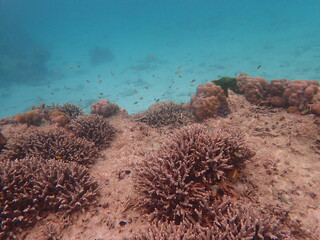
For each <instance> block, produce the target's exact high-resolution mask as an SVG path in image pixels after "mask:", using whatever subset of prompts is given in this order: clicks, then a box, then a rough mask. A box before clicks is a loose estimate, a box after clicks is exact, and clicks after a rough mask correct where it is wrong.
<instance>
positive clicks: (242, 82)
mask: <svg viewBox="0 0 320 240" xmlns="http://www.w3.org/2000/svg"><path fill="white" fill-rule="evenodd" d="M236 79H237V86H238V87H239V90H240V92H243V93H244V95H245V97H246V99H247V100H248V101H249V102H251V103H253V104H260V103H265V101H266V98H267V86H268V82H267V81H266V80H265V79H264V78H262V77H258V76H257V77H250V76H248V75H241V74H240V75H238V76H236Z"/></svg>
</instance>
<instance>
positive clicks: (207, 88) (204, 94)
mask: <svg viewBox="0 0 320 240" xmlns="http://www.w3.org/2000/svg"><path fill="white" fill-rule="evenodd" d="M220 104H223V105H224V108H226V107H227V106H228V102H227V98H226V96H225V94H224V90H223V89H222V88H221V87H220V86H217V85H215V84H213V83H212V82H206V83H204V84H199V86H198V87H197V91H196V93H195V94H192V96H191V100H190V103H189V108H190V109H191V110H192V112H193V114H194V115H195V116H196V118H197V119H198V120H200V121H202V120H204V119H206V118H209V117H215V116H218V114H219V113H220V112H221V111H219V110H218V111H217V109H219V107H220ZM223 116H224V115H223Z"/></svg>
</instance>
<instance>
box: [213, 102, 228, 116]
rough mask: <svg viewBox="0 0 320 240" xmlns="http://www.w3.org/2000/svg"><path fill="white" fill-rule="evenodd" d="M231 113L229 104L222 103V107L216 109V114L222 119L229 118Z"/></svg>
mask: <svg viewBox="0 0 320 240" xmlns="http://www.w3.org/2000/svg"><path fill="white" fill-rule="evenodd" d="M229 113H230V110H229V106H228V102H222V103H220V105H219V106H218V107H217V108H216V114H217V115H218V116H220V117H223V118H225V117H227V116H228V114H229Z"/></svg>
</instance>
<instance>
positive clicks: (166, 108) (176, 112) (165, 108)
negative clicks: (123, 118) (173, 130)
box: [131, 101, 195, 127]
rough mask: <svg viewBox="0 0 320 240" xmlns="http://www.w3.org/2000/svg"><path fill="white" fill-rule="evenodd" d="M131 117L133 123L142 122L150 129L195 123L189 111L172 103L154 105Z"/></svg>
mask: <svg viewBox="0 0 320 240" xmlns="http://www.w3.org/2000/svg"><path fill="white" fill-rule="evenodd" d="M131 117H132V119H133V120H134V121H138V122H144V123H146V124H148V125H150V126H152V127H162V126H168V125H173V126H181V125H186V124H188V123H190V122H194V121H195V119H194V117H193V116H192V114H191V113H190V112H189V111H187V110H185V109H184V108H183V107H182V106H181V105H180V104H176V103H174V102H173V101H166V102H158V103H155V104H153V105H151V106H150V107H149V108H148V109H147V110H146V111H143V112H140V113H137V114H133V115H131Z"/></svg>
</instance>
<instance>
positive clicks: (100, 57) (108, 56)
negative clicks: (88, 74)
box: [89, 46, 114, 65]
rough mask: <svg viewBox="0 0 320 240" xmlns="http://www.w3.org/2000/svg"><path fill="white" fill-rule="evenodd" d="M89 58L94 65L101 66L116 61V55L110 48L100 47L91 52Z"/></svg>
mask: <svg viewBox="0 0 320 240" xmlns="http://www.w3.org/2000/svg"><path fill="white" fill-rule="evenodd" d="M89 56H90V62H91V64H92V65H100V64H103V63H107V62H111V61H113V60H114V55H113V54H112V52H111V51H110V50H109V49H108V48H104V47H98V46H96V47H93V48H92V49H91V50H90V52H89Z"/></svg>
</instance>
